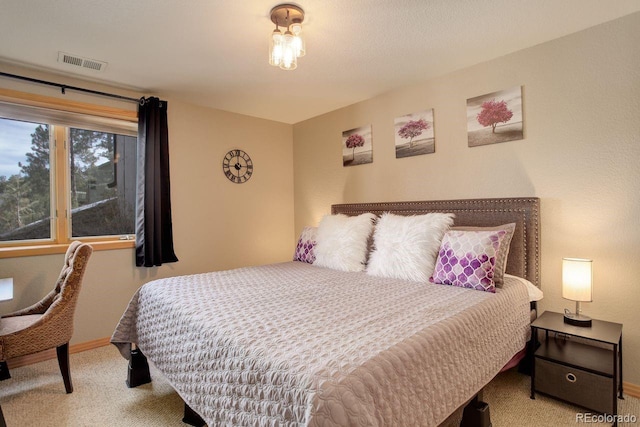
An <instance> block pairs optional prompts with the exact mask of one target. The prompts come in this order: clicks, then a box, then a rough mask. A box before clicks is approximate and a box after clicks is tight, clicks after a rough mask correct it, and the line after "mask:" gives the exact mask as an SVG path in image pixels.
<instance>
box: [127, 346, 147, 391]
mask: <svg viewBox="0 0 640 427" xmlns="http://www.w3.org/2000/svg"><path fill="white" fill-rule="evenodd" d="M150 382H151V374H150V373H149V363H148V362H147V358H146V357H145V355H144V354H142V352H141V351H140V349H139V348H136V349H132V350H131V358H130V359H129V370H128V372H127V387H129V388H133V387H138V386H139V385H142V384H147V383H150Z"/></svg>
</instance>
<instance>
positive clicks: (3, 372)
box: [0, 361, 11, 381]
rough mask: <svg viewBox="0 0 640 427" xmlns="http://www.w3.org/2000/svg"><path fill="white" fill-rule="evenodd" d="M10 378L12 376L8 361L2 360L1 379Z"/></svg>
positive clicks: (0, 363) (0, 367) (0, 366)
mask: <svg viewBox="0 0 640 427" xmlns="http://www.w3.org/2000/svg"><path fill="white" fill-rule="evenodd" d="M9 378H11V373H10V372H9V366H8V365H7V362H6V361H3V362H0V381H3V380H8V379H9Z"/></svg>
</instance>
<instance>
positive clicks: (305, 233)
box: [293, 227, 318, 264]
mask: <svg viewBox="0 0 640 427" xmlns="http://www.w3.org/2000/svg"><path fill="white" fill-rule="evenodd" d="M317 232H318V227H304V228H303V229H302V233H300V238H299V239H298V244H297V245H296V251H295V253H294V254H293V260H294V261H302V262H306V263H309V264H313V262H314V261H315V260H316V254H315V252H314V248H315V246H316V234H317Z"/></svg>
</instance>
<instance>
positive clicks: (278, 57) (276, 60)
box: [269, 28, 283, 67]
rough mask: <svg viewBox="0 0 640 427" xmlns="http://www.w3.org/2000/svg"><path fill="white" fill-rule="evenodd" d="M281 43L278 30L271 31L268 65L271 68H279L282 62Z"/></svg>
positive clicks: (280, 34) (281, 38)
mask: <svg viewBox="0 0 640 427" xmlns="http://www.w3.org/2000/svg"><path fill="white" fill-rule="evenodd" d="M282 43H283V36H282V33H281V32H280V30H279V29H278V28H276V29H275V30H273V33H271V37H269V64H270V65H273V66H276V67H277V66H279V65H280V63H281V62H282V53H283V49H282Z"/></svg>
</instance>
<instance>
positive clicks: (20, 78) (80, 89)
mask: <svg viewBox="0 0 640 427" xmlns="http://www.w3.org/2000/svg"><path fill="white" fill-rule="evenodd" d="M0 76H2V77H9V78H12V79H18V80H25V81H27V82H31V83H38V84H43V85H48V86H55V87H58V88H60V91H61V92H62V94H63V95H65V90H67V89H69V90H75V91H76V92H85V93H90V94H93V95H100V96H107V97H109V98H116V99H122V100H124V101H131V102H135V103H138V102H140V99H139V98H129V97H128V96H122V95H116V94H113V93H107V92H100V91H97V90H91V89H85V88H82V87H77V86H69V85H64V84H61V83H54V82H49V81H46V80H39V79H33V78H31V77H25V76H18V75H17V74H9V73H3V72H1V71H0Z"/></svg>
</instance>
